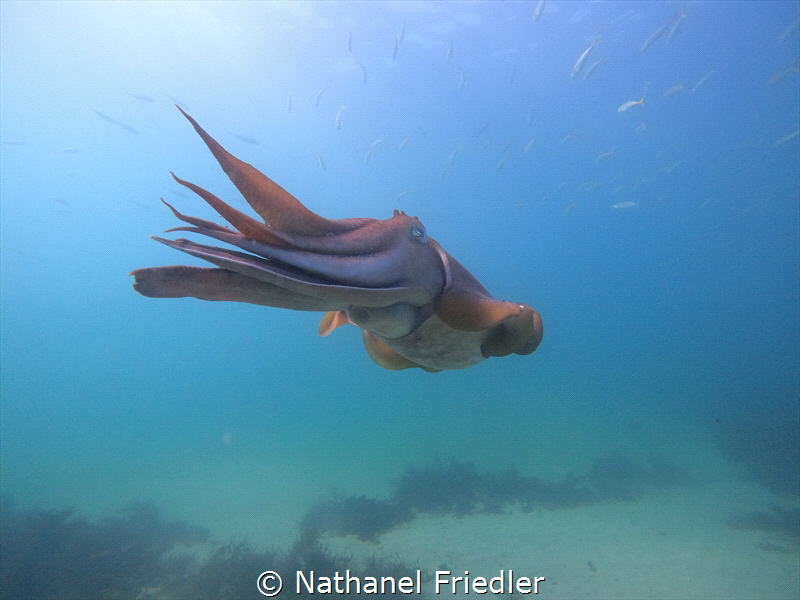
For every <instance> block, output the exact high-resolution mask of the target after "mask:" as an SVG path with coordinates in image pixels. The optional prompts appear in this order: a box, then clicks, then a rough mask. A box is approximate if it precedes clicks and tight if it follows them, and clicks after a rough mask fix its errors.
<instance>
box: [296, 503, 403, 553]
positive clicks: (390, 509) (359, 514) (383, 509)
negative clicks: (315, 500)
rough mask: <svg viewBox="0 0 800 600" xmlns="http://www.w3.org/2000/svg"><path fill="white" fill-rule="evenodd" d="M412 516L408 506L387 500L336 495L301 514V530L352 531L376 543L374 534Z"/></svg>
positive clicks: (339, 533) (308, 532) (378, 533)
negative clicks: (303, 514)
mask: <svg viewBox="0 0 800 600" xmlns="http://www.w3.org/2000/svg"><path fill="white" fill-rule="evenodd" d="M412 517H413V513H412V512H411V511H410V510H409V509H408V507H406V506H403V505H401V504H399V503H397V502H393V501H390V500H379V499H376V498H367V497H366V496H349V497H337V498H331V499H329V500H325V501H323V502H320V503H319V504H316V505H315V506H313V507H312V508H311V509H310V510H309V511H308V512H307V513H306V515H305V516H304V517H303V520H302V522H301V530H302V531H303V532H304V533H306V534H311V533H314V532H327V533H332V534H334V535H349V534H352V535H355V536H357V537H358V538H359V539H360V540H363V541H368V542H377V541H378V536H380V535H381V534H383V533H385V532H386V531H389V530H390V529H392V528H394V527H395V526H397V525H399V524H400V523H404V522H406V521H410V520H411V519H412Z"/></svg>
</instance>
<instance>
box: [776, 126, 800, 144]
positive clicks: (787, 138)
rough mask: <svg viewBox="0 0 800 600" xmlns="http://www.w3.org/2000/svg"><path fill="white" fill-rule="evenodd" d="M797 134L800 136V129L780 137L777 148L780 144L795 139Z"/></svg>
mask: <svg viewBox="0 0 800 600" xmlns="http://www.w3.org/2000/svg"><path fill="white" fill-rule="evenodd" d="M797 136H800V129H798V130H797V131H793V132H792V133H788V134H786V135H785V136H783V137H782V138H781V139H779V140H778V141H777V142H775V147H776V148H777V147H778V146H783V145H784V144H785V143H786V142H788V141H791V140H793V139H794V138H796V137H797Z"/></svg>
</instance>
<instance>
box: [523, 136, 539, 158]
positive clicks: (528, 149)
mask: <svg viewBox="0 0 800 600" xmlns="http://www.w3.org/2000/svg"><path fill="white" fill-rule="evenodd" d="M535 141H536V138H531V140H530V141H529V142H528V144H527V145H526V146H525V154H530V151H531V150H532V149H533V143H534V142H535Z"/></svg>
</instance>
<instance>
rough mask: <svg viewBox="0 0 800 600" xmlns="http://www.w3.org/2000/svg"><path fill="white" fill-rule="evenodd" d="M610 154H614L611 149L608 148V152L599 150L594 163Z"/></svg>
mask: <svg viewBox="0 0 800 600" xmlns="http://www.w3.org/2000/svg"><path fill="white" fill-rule="evenodd" d="M612 154H614V151H613V150H609V151H608V152H601V153H600V154H598V155H597V158H595V159H594V162H595V164H597V163H599V162H600V161H603V160H605V159H607V158H608V157H609V156H611V155H612Z"/></svg>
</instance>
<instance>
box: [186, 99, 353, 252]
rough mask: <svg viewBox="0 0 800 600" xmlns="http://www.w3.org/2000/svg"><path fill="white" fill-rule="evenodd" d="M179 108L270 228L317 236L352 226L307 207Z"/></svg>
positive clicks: (337, 231) (344, 229)
mask: <svg viewBox="0 0 800 600" xmlns="http://www.w3.org/2000/svg"><path fill="white" fill-rule="evenodd" d="M176 106H177V105H176ZM177 108H178V110H179V111H181V113H183V116H184V117H186V118H187V119H188V120H189V122H190V123H191V124H192V127H194V130H195V131H196V132H197V133H198V135H199V136H200V137H201V138H202V139H203V141H204V142H205V143H206V146H208V149H209V150H211V154H213V155H214V158H216V159H217V162H218V163H219V165H220V166H221V167H222V170H223V171H225V174H226V175H227V176H228V177H229V178H230V180H231V181H232V182H233V185H235V186H236V187H237V189H238V190H239V192H241V194H242V196H244V198H245V200H247V203H248V204H249V205H250V206H251V207H252V208H253V210H254V211H256V213H258V215H259V216H260V217H261V218H262V219H264V221H265V222H266V223H268V224H269V226H270V227H272V228H273V229H278V230H280V231H286V232H289V233H297V234H301V235H315V236H321V235H327V234H331V233H341V232H342V231H346V230H348V229H349V228H350V225H349V224H347V223H341V222H337V221H331V220H329V219H326V218H324V217H321V216H319V215H318V214H316V213H314V212H312V211H310V210H308V208H306V207H305V206H304V205H303V204H302V203H301V202H300V201H299V200H298V199H297V198H295V197H294V196H292V195H291V194H290V193H289V192H287V191H286V190H285V189H283V188H282V187H281V186H279V185H278V184H277V183H275V182H274V181H272V180H271V179H270V178H269V177H267V176H266V175H264V174H263V173H262V172H261V171H259V170H258V169H256V168H255V167H253V166H252V165H249V164H248V163H246V162H244V161H242V160H239V159H238V158H236V157H235V156H233V155H232V154H230V153H229V152H228V151H227V150H225V148H223V147H222V146H221V145H220V144H219V143H218V142H217V141H216V140H215V139H214V138H212V137H211V136H210V135H208V134H207V133H206V132H205V130H204V129H203V128H202V127H200V125H198V123H197V121H195V120H194V119H193V118H192V117H191V116H189V115H188V114H187V113H186V111H184V110H183V109H182V108H181V107H180V106H177Z"/></svg>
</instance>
